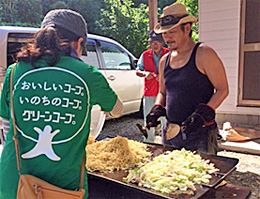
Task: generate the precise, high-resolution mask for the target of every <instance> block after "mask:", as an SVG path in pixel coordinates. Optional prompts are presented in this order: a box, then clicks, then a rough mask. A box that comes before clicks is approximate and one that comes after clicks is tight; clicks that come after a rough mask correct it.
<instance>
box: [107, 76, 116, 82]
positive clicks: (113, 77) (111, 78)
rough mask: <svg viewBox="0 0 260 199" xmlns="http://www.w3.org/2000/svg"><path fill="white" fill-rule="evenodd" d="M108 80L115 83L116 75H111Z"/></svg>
mask: <svg viewBox="0 0 260 199" xmlns="http://www.w3.org/2000/svg"><path fill="white" fill-rule="evenodd" d="M107 79H109V80H111V81H114V80H115V79H116V77H115V76H114V75H110V76H109V77H108V78H107Z"/></svg>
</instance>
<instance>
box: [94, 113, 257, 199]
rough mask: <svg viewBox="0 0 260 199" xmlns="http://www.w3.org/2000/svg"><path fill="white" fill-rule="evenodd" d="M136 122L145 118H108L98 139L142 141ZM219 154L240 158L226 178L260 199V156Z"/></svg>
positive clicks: (223, 152)
mask: <svg viewBox="0 0 260 199" xmlns="http://www.w3.org/2000/svg"><path fill="white" fill-rule="evenodd" d="M136 123H141V124H143V119H141V118H140V117H138V115H136V114H133V115H128V116H124V117H122V118H118V119H112V120H107V121H106V122H105V125H104V128H103V130H102V131H101V133H100V135H99V136H98V138H97V139H98V140H101V139H104V138H107V137H115V136H117V135H118V136H122V137H127V138H128V139H132V140H136V141H141V140H142V134H141V133H140V132H139V130H138V128H137V127H136ZM218 155H219V156H225V157H232V158H237V159H239V163H238V165H237V167H236V170H235V171H233V172H232V173H231V174H230V175H229V176H228V177H227V178H226V179H225V180H226V181H227V182H228V183H231V184H235V185H240V186H244V187H247V188H249V189H250V190H251V195H250V197H249V198H250V199H260V156H258V155H252V154H245V153H238V152H233V151H224V150H222V151H219V152H218Z"/></svg>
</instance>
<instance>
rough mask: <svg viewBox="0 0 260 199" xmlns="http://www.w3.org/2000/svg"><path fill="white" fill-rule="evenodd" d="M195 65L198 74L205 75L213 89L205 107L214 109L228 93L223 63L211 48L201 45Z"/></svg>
mask: <svg viewBox="0 0 260 199" xmlns="http://www.w3.org/2000/svg"><path fill="white" fill-rule="evenodd" d="M196 65H197V67H198V69H199V70H200V72H202V73H203V74H205V75H207V77H208V78H209V80H210V82H211V83H212V85H213V86H214V88H215V93H214V94H213V96H212V97H211V99H210V100H209V102H208V103H207V105H209V106H210V107H212V108H213V109H216V108H218V107H219V106H220V104H221V103H222V102H223V101H224V99H225V98H226V97H227V95H228V92H229V90H228V82H227V77H226V72H225V69H224V66H223V63H222V61H221V59H220V58H219V57H218V55H217V53H216V52H215V51H214V50H213V49H212V48H211V47H209V46H207V45H206V44H201V45H200V46H199V48H198V51H197V55H196Z"/></svg>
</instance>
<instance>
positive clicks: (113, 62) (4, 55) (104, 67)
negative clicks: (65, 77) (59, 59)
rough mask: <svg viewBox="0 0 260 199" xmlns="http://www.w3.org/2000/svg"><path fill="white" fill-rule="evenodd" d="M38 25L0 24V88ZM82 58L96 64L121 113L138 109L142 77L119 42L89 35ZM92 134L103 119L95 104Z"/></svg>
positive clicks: (98, 130) (131, 58)
mask: <svg viewBox="0 0 260 199" xmlns="http://www.w3.org/2000/svg"><path fill="white" fill-rule="evenodd" d="M38 30H39V29H38V28H27V27H14V26H0V84H1V85H0V90H1V89H2V82H3V79H4V75H5V72H6V69H7V67H8V66H9V65H10V64H12V63H13V62H14V60H15V57H16V53H17V52H18V51H19V49H20V47H21V45H23V44H24V43H26V42H27V40H28V39H29V38H31V37H32V36H33V34H34V33H35V32H37V31H38ZM81 59H82V60H83V61H84V62H86V63H87V64H89V65H93V66H95V67H96V68H97V69H99V70H100V71H101V72H102V74H103V75H104V76H105V77H106V79H107V81H108V82H109V84H110V86H111V87H112V88H113V89H114V91H115V92H116V93H117V94H118V96H119V98H120V99H121V100H122V102H123V105H124V113H123V115H126V114H130V113H135V112H138V111H139V110H140V107H141V100H142V96H143V79H142V78H139V77H137V76H136V75H135V63H136V58H135V57H134V56H133V55H132V54H131V53H130V52H129V51H128V50H127V49H125V48H124V47H123V46H122V45H120V44H119V43H118V42H116V41H114V40H112V39H109V38H106V37H102V36H97V35H93V34H88V38H87V55H86V54H83V56H82V57H81ZM91 116H92V120H91V134H92V135H93V136H95V137H97V136H98V134H99V132H100V131H101V129H102V127H103V125H104V121H105V118H107V119H108V117H106V115H105V113H102V112H101V111H100V109H99V107H98V106H94V107H93V109H92V113H91Z"/></svg>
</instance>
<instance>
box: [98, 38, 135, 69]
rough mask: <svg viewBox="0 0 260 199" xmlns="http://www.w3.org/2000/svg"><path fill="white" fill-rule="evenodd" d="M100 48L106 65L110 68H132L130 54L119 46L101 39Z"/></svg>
mask: <svg viewBox="0 0 260 199" xmlns="http://www.w3.org/2000/svg"><path fill="white" fill-rule="evenodd" d="M100 50H101V52H102V55H103V59H104V62H105V67H106V69H108V70H131V60H130V57H129V56H128V54H127V53H126V52H125V51H124V50H123V49H122V48H120V47H119V46H117V45H115V44H112V43H109V42H104V41H100Z"/></svg>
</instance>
